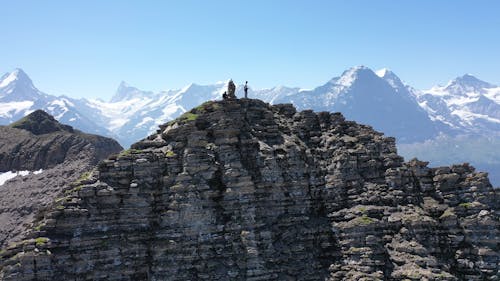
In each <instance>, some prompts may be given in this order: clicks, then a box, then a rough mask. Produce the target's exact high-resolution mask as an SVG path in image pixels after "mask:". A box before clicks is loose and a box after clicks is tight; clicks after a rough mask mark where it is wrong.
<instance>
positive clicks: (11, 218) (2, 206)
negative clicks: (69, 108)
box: [0, 111, 122, 247]
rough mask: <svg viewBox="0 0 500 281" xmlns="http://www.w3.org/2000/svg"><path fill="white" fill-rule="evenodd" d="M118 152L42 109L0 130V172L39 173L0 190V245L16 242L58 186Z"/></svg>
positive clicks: (111, 144) (115, 145)
mask: <svg viewBox="0 0 500 281" xmlns="http://www.w3.org/2000/svg"><path fill="white" fill-rule="evenodd" d="M121 150H122V147H121V146H120V145H119V144H118V143H117V142H116V141H114V140H112V139H109V138H104V137H100V136H96V135H88V134H84V133H82V132H79V131H77V130H74V129H73V128H72V127H71V126H68V125H63V124H60V123H59V122H57V121H56V120H55V119H54V118H53V117H52V116H50V115H48V114H47V113H45V112H43V111H35V112H33V113H31V114H30V115H28V116H26V117H25V118H23V119H22V120H20V121H18V122H16V123H14V124H12V125H10V126H5V127H4V126H0V173H3V172H7V171H22V170H27V171H35V170H40V169H41V170H42V171H39V172H41V173H40V174H33V173H32V174H30V175H28V176H23V177H21V176H18V177H16V178H14V179H12V180H10V181H7V182H6V183H4V184H3V185H1V186H0V247H2V246H4V245H6V244H8V243H9V242H13V241H16V240H18V239H20V236H21V235H22V234H23V233H24V232H26V230H27V229H28V228H30V225H31V223H32V222H33V220H34V219H35V215H36V214H37V213H38V212H39V211H40V210H43V209H45V208H47V207H49V206H50V205H51V204H52V202H53V201H54V199H55V198H56V197H57V196H58V195H59V194H60V193H61V192H62V191H63V188H64V186H67V185H68V184H69V183H71V182H73V181H76V180H77V179H78V178H79V177H80V176H81V174H82V173H84V172H85V171H89V170H90V169H92V168H93V167H94V166H95V165H96V164H97V163H98V162H99V161H100V160H102V159H104V158H106V157H108V156H109V155H110V154H112V153H118V152H119V151H121Z"/></svg>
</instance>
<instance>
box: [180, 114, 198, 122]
mask: <svg viewBox="0 0 500 281" xmlns="http://www.w3.org/2000/svg"><path fill="white" fill-rule="evenodd" d="M198 116H199V115H198V114H195V113H191V112H186V113H184V114H182V115H181V117H180V121H185V122H189V121H194V120H196V119H198Z"/></svg>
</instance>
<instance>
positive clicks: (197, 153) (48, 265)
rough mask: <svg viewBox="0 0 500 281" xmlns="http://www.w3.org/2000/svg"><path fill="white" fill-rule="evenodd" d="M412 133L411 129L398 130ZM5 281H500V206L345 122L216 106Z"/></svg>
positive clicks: (465, 169) (53, 213)
mask: <svg viewBox="0 0 500 281" xmlns="http://www.w3.org/2000/svg"><path fill="white" fill-rule="evenodd" d="M395 118H397V117H395ZM66 194H67V196H66V197H63V198H60V199H58V200H56V202H55V203H54V206H53V207H52V208H51V209H50V211H48V212H47V213H46V214H45V215H44V217H43V219H41V220H40V221H39V222H38V225H37V226H36V227H34V228H33V229H32V230H31V232H30V233H27V234H26V237H25V238H26V239H25V240H24V241H23V242H21V243H18V244H14V245H11V246H10V247H8V248H7V249H5V250H4V251H2V253H1V260H2V262H1V273H0V279H2V280H380V279H382V280H405V279H409V280H497V279H498V274H499V272H498V270H499V269H498V259H499V250H498V242H499V220H498V212H499V203H498V195H497V193H496V191H495V190H494V189H492V187H491V185H490V183H489V181H488V178H487V175H486V174H484V173H476V172H474V169H473V168H472V167H470V166H469V165H467V164H462V165H454V166H452V167H441V168H429V167H427V164H426V163H425V162H420V161H418V160H412V161H410V162H408V163H405V162H404V161H403V159H402V158H401V157H400V156H398V155H397V153H396V148H395V143H394V139H393V138H390V137H385V136H383V135H382V134H381V133H378V132H375V131H374V130H372V129H371V128H370V127H368V126H363V125H359V124H356V123H354V122H349V121H346V120H344V118H343V117H342V115H341V114H339V113H333V114H331V113H326V112H321V113H314V112H312V111H302V112H296V110H295V109H294V108H293V107H292V106H291V105H276V106H270V105H268V104H265V103H263V102H261V101H258V100H248V99H242V100H227V101H221V102H209V103H206V104H203V105H202V106H200V107H198V108H195V109H193V110H192V111H190V112H188V113H186V114H184V115H183V116H182V117H180V118H179V119H177V120H175V121H173V122H170V123H168V124H166V125H164V126H161V128H160V130H159V131H158V132H157V133H156V134H154V135H152V136H150V137H148V138H147V139H145V140H142V141H140V142H138V143H136V144H134V145H133V146H132V149H130V150H128V151H126V152H123V153H121V154H120V155H118V156H116V157H112V158H109V159H107V160H104V161H103V162H102V163H100V164H99V166H98V169H97V170H96V171H95V172H94V173H92V174H91V175H90V176H89V177H87V178H85V179H82V180H81V181H80V182H79V183H77V184H74V185H73V186H72V187H69V188H68V190H67V192H66Z"/></svg>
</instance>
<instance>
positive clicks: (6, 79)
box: [0, 68, 33, 88]
mask: <svg viewBox="0 0 500 281" xmlns="http://www.w3.org/2000/svg"><path fill="white" fill-rule="evenodd" d="M12 83H15V84H16V85H17V84H23V85H28V86H33V82H32V81H31V79H30V78H29V76H28V75H27V74H26V72H24V71H23V70H22V69H20V68H16V69H15V70H14V71H12V72H10V73H6V74H4V75H3V76H2V78H0V88H6V87H7V86H9V85H11V84H12Z"/></svg>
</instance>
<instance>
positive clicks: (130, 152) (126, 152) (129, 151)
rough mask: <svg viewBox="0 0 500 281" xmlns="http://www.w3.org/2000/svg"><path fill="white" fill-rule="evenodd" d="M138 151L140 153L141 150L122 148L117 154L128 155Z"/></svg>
mask: <svg viewBox="0 0 500 281" xmlns="http://www.w3.org/2000/svg"><path fill="white" fill-rule="evenodd" d="M139 153H142V150H140V149H134V148H131V149H127V150H123V151H122V152H120V154H119V155H118V156H128V155H132V154H139Z"/></svg>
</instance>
